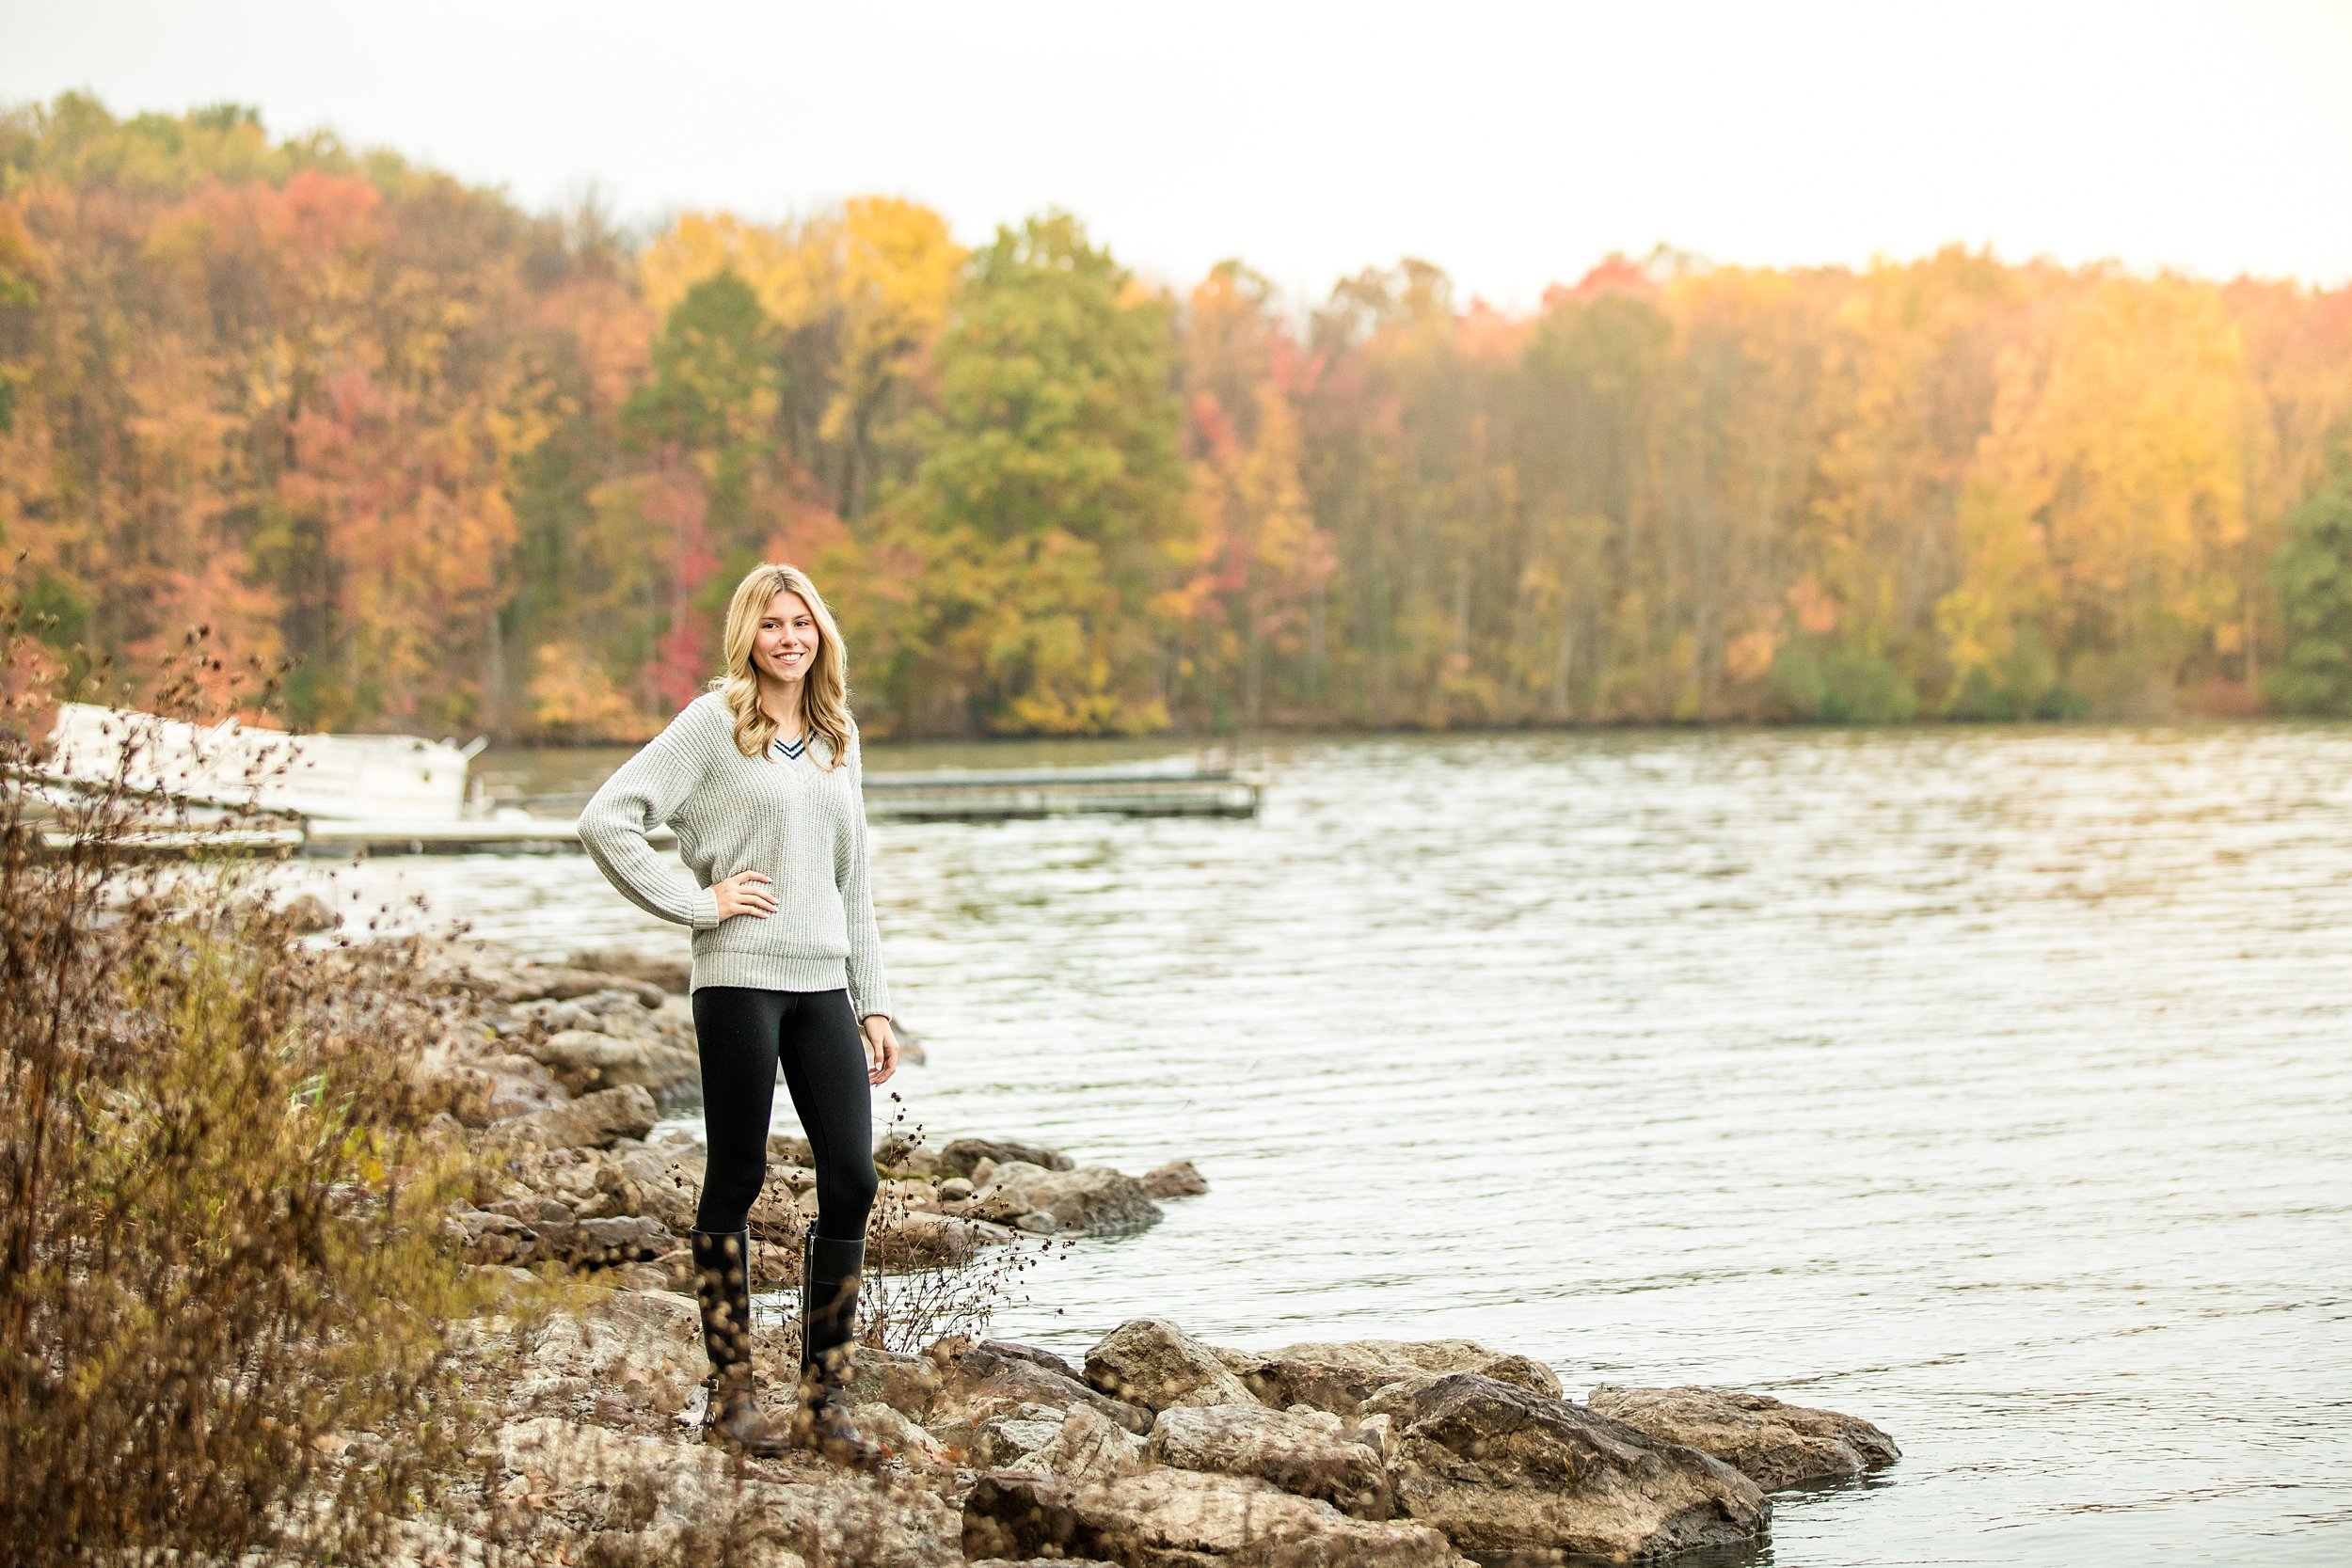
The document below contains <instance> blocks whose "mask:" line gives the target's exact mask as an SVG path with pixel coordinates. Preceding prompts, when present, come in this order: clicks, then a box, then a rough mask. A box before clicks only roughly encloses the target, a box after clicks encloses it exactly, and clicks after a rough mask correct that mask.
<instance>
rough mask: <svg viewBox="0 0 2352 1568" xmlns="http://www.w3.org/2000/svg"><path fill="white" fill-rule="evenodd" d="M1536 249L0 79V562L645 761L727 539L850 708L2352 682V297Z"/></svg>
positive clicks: (1681, 708) (148, 645)
mask: <svg viewBox="0 0 2352 1568" xmlns="http://www.w3.org/2000/svg"><path fill="white" fill-rule="evenodd" d="M1237 238H1240V237H1238V236H1237ZM1573 270H1574V271H1577V272H1581V277H1576V278H1575V279H1574V280H1572V281H1567V282H1564V283H1563V284H1561V285H1559V286H1556V287H1554V288H1553V289H1552V290H1551V291H1550V292H1549V293H1548V294H1547V295H1546V296H1545V298H1544V300H1543V302H1542V304H1541V306H1540V308H1538V309H1534V310H1533V311H1532V312H1530V313H1525V314H1517V313H1511V312H1505V311H1501V310H1497V309H1490V308H1488V307H1487V306H1486V305H1485V304H1483V303H1481V302H1480V301H1477V300H1475V299H1470V300H1465V299H1463V298H1460V297H1457V296H1456V294H1455V292H1454V289H1453V288H1452V287H1451V285H1450V284H1449V281H1448V279H1447V277H1446V276H1445V274H1444V273H1443V272H1442V271H1440V270H1439V269H1438V267H1436V266H1434V265H1430V264H1427V263H1424V262H1422V261H1403V262H1401V263H1400V264H1398V265H1396V266H1395V267H1393V268H1390V269H1375V270H1368V271H1365V272H1363V273H1360V274H1359V275H1357V276H1355V277H1350V278H1347V279H1346V280H1344V281H1343V282H1342V283H1341V284H1340V285H1339V286H1338V287H1337V288H1336V289H1334V290H1333V291H1332V292H1331V293H1330V295H1329V296H1328V297H1327V298H1326V299H1323V300H1321V301H1317V302H1294V301H1289V300H1285V299H1283V298H1279V297H1278V296H1277V295H1276V294H1275V293H1274V292H1273V291H1272V290H1271V288H1270V287H1269V286H1268V284H1267V283H1266V282H1265V281H1264V280H1263V279H1262V278H1260V277H1257V276H1256V275H1254V274H1253V273H1252V272H1251V271H1250V270H1249V269H1248V266H1247V265H1246V264H1245V263H1243V262H1239V261H1235V262H1229V263H1226V264H1224V265H1221V266H1219V267H1217V268H1216V269H1215V270H1213V271H1212V272H1211V273H1210V274H1209V275H1208V276H1207V277H1203V278H1200V279H1198V280H1195V281H1193V282H1190V283H1189V284H1183V283H1178V282H1173V281H1170V280H1165V279H1157V278H1150V277H1139V276H1137V275H1136V274H1134V273H1131V272H1129V271H1128V270H1126V269H1125V268H1123V267H1122V266H1121V265H1120V263H1119V262H1118V261H1116V260H1115V259H1114V258H1113V257H1112V256H1111V255H1110V254H1109V252H1108V251H1107V249H1106V248H1105V247H1104V245H1101V244H1099V243H1097V242H1096V241H1095V240H1093V239H1091V238H1089V235H1088V233H1087V231H1086V230H1085V228H1084V226H1083V224H1082V222H1081V221H1080V220H1079V219H1078V218H1077V217H1073V216H1072V215H1069V214H1060V213H1046V214H1038V215H1035V216H1031V217H1028V218H1025V219H1023V220H1021V221H1019V222H1017V223H1013V224H1009V225H1008V226H1007V227H1005V228H1003V229H1001V230H998V231H997V232H996V233H995V234H993V236H986V237H981V243H980V245H979V247H978V248H977V249H974V250H967V249H966V248H964V247H963V246H961V245H959V244H958V243H957V241H956V239H955V238H954V237H953V236H952V235H951V234H950V233H949V231H948V229H947V227H946V223H945V222H944V221H943V220H942V219H941V217H940V216H939V215H938V214H935V213H933V212H931V211H930V210H928V209H926V208H924V207H922V206H919V205H916V204H914V203H911V202H908V201H905V200H900V199H896V198H879V197H878V198H859V199H853V200H850V201H847V202H844V203H843V204H841V205H840V206H839V207H838V208H837V209H834V210H832V211H827V212H821V213H818V214H812V215H808V216H805V217H803V218H800V219H798V220H795V221H791V222H786V223H780V224H767V223H757V222H752V221H747V220H744V219H741V218H738V217H734V216H730V215H728V214H722V213H690V214H682V215H679V216H677V217H675V219H674V220H673V221H671V222H669V223H668V224H667V225H666V226H665V227H663V228H661V229H660V230H659V231H658V232H653V233H650V234H644V235H628V234H624V233H622V232H619V231H617V230H615V229H614V228H613V227H612V225H611V224H610V223H609V222H608V221H606V220H605V219H603V218H602V217H600V216H599V215H598V214H597V213H596V212H595V211H594V210H592V209H591V210H582V211H580V212H574V213H568V214H533V213H531V212H526V211H524V210H522V209H520V208H518V207H517V206H516V205H515V204H514V203H513V202H511V201H510V200H509V199H507V198H505V197H503V196H502V195H501V194H499V193H497V192H493V191H487V190H482V189H476V188H470V187H468V186H466V185H464V184H462V183H460V182H456V181H454V180H453V179H451V178H449V177H447V176H445V175H442V174H439V173H437V172H435V171H433V170H431V169H428V168H423V167H420V166H415V165H413V164H411V163H408V162H405V161H404V160H402V159H400V158H398V157H395V156H393V155H390V154H387V153H381V152H368V153H360V152H355V151H352V150H348V149H346V148H344V147H343V146H342V145H341V144H339V143H338V142H336V141H335V140H333V139H332V138H331V137H326V136H323V135H322V136H310V137H301V138H295V139H293V140H285V141H273V140H272V139H271V138H270V136H269V135H268V134H267V133H266V131H265V129H264V128H263V126H262V124H261V123H260V121H259V120H258V119H257V118H256V117H255V116H254V115H252V114H251V113H250V112H247V111H244V110H239V109H233V108H223V109H210V110H202V111H198V112H195V113H191V114H187V115H184V116H164V115H143V116H139V117H136V118H132V119H118V118H116V117H114V116H113V115H111V114H109V113H108V112H107V111H106V110H105V109H104V108H103V106H102V105H100V104H99V103H95V102H93V101H91V100H89V99H87V98H83V97H73V96H69V97H66V98H61V99H59V100H57V101H56V102H55V103H50V104H46V105H32V106H23V107H19V108H15V109H12V110H8V111H6V112H5V113H4V114H0V547H4V548H5V552H6V557H7V561H8V574H9V579H10V589H11V591H12V594H13V596H14V597H15V598H16V599H17V600H18V602H20V603H21V604H22V605H23V606H24V609H25V610H28V611H29V612H31V613H32V615H33V616H34V617H35V618H36V621H37V625H38V627H39V635H40V638H41V639H42V641H43V642H44V643H45V645H46V648H47V650H48V657H52V658H53V659H54V660H56V662H57V663H58V664H60V665H63V666H66V667H68V668H72V669H77V670H87V669H90V668H93V667H95V666H96V664H97V663H98V661H100V660H102V659H105V660H110V661H111V665H112V667H113V668H116V669H120V670H128V671H133V672H136V671H138V670H141V669H143V668H150V667H152V665H153V663H154V661H155V660H156V659H157V658H158V657H160V656H161V655H162V654H163V653H164V652H165V650H167V648H168V647H170V646H172V645H173V644H175V643H176V642H177V641H179V640H180V639H182V638H183V636H184V633H185V631H186V628H188V627H189V626H196V625H202V626H208V627H209V628H211V636H212V638H213V640H214V644H215V646H216V647H218V648H219V649H221V650H223V651H224V653H225V654H226V656H227V661H228V662H229V663H230V664H234V663H237V662H238V661H244V660H253V661H259V662H261V663H262V664H264V665H269V666H276V665H278V664H279V663H281V662H284V663H288V664H290V665H291V673H290V674H289V675H288V677H287V681H286V685H285V687H284V694H283V701H284V706H285V711H286V716H287V717H289V718H290V719H292V720H294V721H297V722H300V723H303V724H308V725H316V726H320V727H327V728H337V729H369V728H374V729H388V728H389V729H404V730H421V731H428V732H430V733H433V734H435V735H439V734H445V733H451V732H463V733H469V734H470V733H487V734H492V735H495V736H501V737H503V738H511V739H517V740H530V739H585V738H612V739H619V738H631V737H637V736H644V735H646V734H648V733H650V732H651V731H652V730H653V729H655V728H658V727H659V726H660V723H661V722H662V721H664V720H665V719H666V718H667V716H668V715H669V714H670V713H671V712H672V711H674V710H675V707H676V706H677V705H680V704H682V703H684V702H685V701H686V700H687V699H688V698H690V697H691V695H692V694H693V692H694V691H695V690H696V689H699V687H700V686H701V684H702V682H703V681H704V680H705V679H706V678H707V676H708V675H709V674H710V673H712V672H713V670H714V668H715V661H716V657H717V650H716V642H717V635H718V624H719V621H720V618H721V615H722V612H723V605H724V602H725V597H726V594H727V592H728V590H729V589H730V588H731V587H732V585H733V583H734V581H735V579H736V578H737V577H738V576H739V574H740V573H741V572H742V571H743V569H744V568H746V567H747V566H749V565H750V564H752V563H753V562H757V561H760V560H788V561H792V562H797V563H800V564H802V565H803V566H805V567H807V568H808V569H809V570H810V571H811V572H812V574H813V575H814V576H815V577H816V578H817V580H818V583H819V584H820V585H821V586H822V587H823V588H824V589H825V592H826V594H827V595H828V597H829V599H830V600H831V601H832V603H833V606H834V611H835V613H836V615H837V616H838V617H839V618H840V621H841V623H842V626H843V629H844V633H845V636H846V639H847V641H848V644H849V648H850V659H851V662H850V679H851V683H852V687H853V689H854V693H855V702H856V705H857V708H858V712H859V715H860V720H861V722H862V723H863V724H864V725H865V727H866V729H867V731H868V732H869V733H871V734H874V735H877V736H882V735H896V736H944V735H972V734H1100V733H1137V732H1145V731H1151V730H1155V729H1161V728H1167V727H1170V726H1173V727H1176V728H1180V729H1188V730H1202V731H1220V730H1229V729H1235V728H1268V727H1352V726H1479V725H1490V726H1491V725H1525V724H1569V723H1618V722H1703V721H1853V722H1871V721H1901V720H1910V719H1929V718H1945V719H1968V720H2011V719H2033V718H2069V717H2089V716H2114V717H2123V718H2135V717H2161V716H2166V715H2172V714H2243V713H2252V712H2258V711H2308V712H2345V711H2352V289H2337V290H2334V291H2332V292H2328V291H2322V290H2316V289H2313V288H2311V287H2308V286H2305V285H2301V284H2297V283H2294V282H2290V281H2265V280H2254V279H2239V280H2235V281H2230V282H2218V281H2211V280H2201V279H2195V278H2188V277H2175V276H2147V275H2141V274H2134V273H2130V272H2126V271H2122V270H2120V269H2115V268H2106V267H2086V268H2067V267H2061V266H2058V265H2056V264H2052V263H2045V262H2025V263H2017V262H2011V261H2001V260H1996V259H1994V257H1992V256H1989V255H1986V254H1983V253H1979V252H1972V251H1968V250H1964V249H1960V248H1954V249H1950V250H1947V251H1945V252H1943V253H1941V254H1938V255H1934V256H1931V257H1928V258H1925V259H1921V260H1915V261H1883V262H1882V263H1879V264H1876V265H1873V266H1871V267H1868V268H1867V269H1862V270H1850V269H1844V268H1835V267H1825V268H1819V269H1802V270H1757V269H1750V268H1742V267H1739V266H1731V265H1720V264H1707V263H1702V262H1700V261H1695V260H1693V259H1691V258H1687V257H1682V256H1678V255H1677V254H1674V253H1672V252H1670V251H1666V250H1661V251H1658V252H1656V253H1654V254H1651V255H1649V256H1646V257H1643V258H1638V259H1632V260H1628V259H1624V258H1612V259H1610V260H1608V261H1603V262H1601V263H1600V264H1599V265H1597V266H1592V267H1591V268H1590V270H1589V271H1586V270H1583V267H1582V266H1581V265H1580V266H1578V267H1577V268H1575V269H1573Z"/></svg>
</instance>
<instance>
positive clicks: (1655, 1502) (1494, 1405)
mask: <svg viewBox="0 0 2352 1568" xmlns="http://www.w3.org/2000/svg"><path fill="white" fill-rule="evenodd" d="M1369 1410H1370V1413H1371V1414H1374V1415H1386V1416H1388V1417H1390V1418H1391V1421H1392V1422H1393V1424H1394V1430H1393V1436H1392V1441H1391V1456H1392V1457H1391V1464H1390V1470H1391V1476H1392V1477H1393V1478H1394V1481H1395V1484H1396V1500H1397V1505H1398V1507H1399V1508H1400V1510H1401V1511H1402V1512H1403V1513H1405V1515H1406V1517H1408V1518H1413V1519H1422V1520H1426V1521H1427V1522H1429V1523H1430V1524H1433V1525H1436V1526H1437V1527H1438V1528H1440V1529H1442V1530H1444V1531H1445V1533H1446V1534H1447V1535H1448V1536H1450V1537H1451V1538H1452V1539H1453V1541H1454V1544H1455V1545H1457V1546H1459V1547H1461V1548H1462V1549H1463V1550H1464V1551H1466V1552H1471V1553H1486V1554H1496V1555H1502V1554H1508V1553H1528V1554H1558V1553H1564V1552H1565V1553H1582V1554H1586V1555H1589V1556H1593V1557H1602V1558H1612V1559H1615V1560H1620V1561H1622V1560H1627V1559H1636V1558H1650V1557H1662V1556H1664V1555H1665V1554H1667V1553H1669V1552H1679V1551H1686V1550H1689V1549H1691V1548H1692V1547H1697V1546H1728V1545H1733V1544H1739V1543H1742V1542H1747V1541H1752V1540H1754V1539H1756V1537H1757V1536H1758V1535H1760V1534H1762V1533H1763V1531H1764V1528H1765V1526H1766V1524H1767V1523H1768V1522H1769V1521H1770V1519H1771V1517H1772V1512H1771V1505H1770V1504H1769V1503H1768V1502H1766V1501H1765V1498H1764V1494H1763V1492H1762V1491H1761V1490H1760V1489H1759V1488H1758V1487H1757V1486H1756V1482H1754V1481H1750V1480H1749V1479H1748V1478H1747V1477H1745V1476H1743V1475H1741V1474H1740V1472H1739V1471H1737V1470H1735V1469H1733V1468H1732V1467H1731V1466H1730V1465H1725V1464H1724V1463H1723V1462H1722V1461H1720V1460H1717V1459H1713V1458H1711V1457H1709V1456H1708V1455H1707V1454H1704V1453H1701V1452H1700V1451H1699V1450H1698V1449H1692V1448H1685V1447H1683V1446H1682V1445H1680V1444H1678V1443H1667V1442H1661V1441H1660V1440H1658V1439H1657V1438H1654V1437H1651V1436H1649V1435H1647V1434H1646V1433H1643V1432H1641V1431H1639V1430H1638V1429H1636V1428H1634V1427H1630V1426H1628V1425H1626V1424H1625V1423H1624V1422H1622V1421H1617V1420H1613V1419H1611V1418H1609V1417H1606V1416H1601V1415H1597V1414H1595V1413H1594V1412H1593V1411H1590V1410H1587V1409H1585V1408H1584V1407H1583V1406H1581V1405H1577V1404H1570V1403H1568V1402H1565V1401H1563V1400H1550V1399H1546V1398H1544V1397H1543V1396H1541V1395H1539V1394H1532V1393H1529V1392H1528V1391H1527V1390H1526V1389H1524V1388H1517V1387H1514V1386H1511V1385H1509V1384H1507V1383H1498V1382H1496V1381H1495V1380H1494V1379H1492V1378H1486V1377H1479V1376H1477V1375H1475V1374H1474V1373H1467V1372H1455V1373H1451V1374H1448V1375H1446V1376H1444V1377H1439V1378H1437V1379H1435V1380H1433V1381H1430V1382H1426V1383H1417V1384H1398V1385H1394V1386H1391V1388H1389V1389H1387V1390H1384V1391H1383V1392H1382V1393H1380V1394H1379V1395H1376V1396H1375V1398H1374V1399H1373V1400H1372V1401H1371V1402H1370V1405H1369Z"/></svg>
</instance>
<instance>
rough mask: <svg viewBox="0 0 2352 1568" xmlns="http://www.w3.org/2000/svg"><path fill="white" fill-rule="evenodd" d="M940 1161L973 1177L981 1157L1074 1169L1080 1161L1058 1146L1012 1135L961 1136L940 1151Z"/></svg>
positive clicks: (1000, 1161) (1003, 1161)
mask: <svg viewBox="0 0 2352 1568" xmlns="http://www.w3.org/2000/svg"><path fill="white" fill-rule="evenodd" d="M939 1160H940V1164H942V1165H944V1166H945V1167H946V1168H947V1169H949V1170H952V1171H954V1172H955V1173H956V1174H957V1175H958V1176H970V1175H971V1174H972V1171H973V1168H974V1167H975V1166H977V1164H979V1163H980V1162H981V1161H982V1160H993V1161H994V1162H995V1163H996V1164H1000V1165H1004V1164H1012V1163H1013V1162H1014V1161H1016V1160H1017V1161H1021V1162H1023V1163H1024V1164H1032V1165H1037V1166H1039V1167H1041V1168H1042V1169H1045V1170H1075V1169H1076V1168H1077V1164H1078V1163H1077V1162H1076V1161H1075V1160H1073V1159H1072V1158H1071V1157H1070V1156H1069V1155H1067V1154H1064V1153H1062V1152H1060V1151H1059V1150H1058V1149H1052V1148H1041V1147H1040V1146H1039V1145H1037V1144H1025V1143H1015V1142H1014V1141H1013V1140H1012V1139H1010V1138H958V1139H957V1140H956V1141H955V1142H953V1143H951V1144H949V1145H948V1146H947V1147H946V1148H943V1149H941V1150H940V1151H939Z"/></svg>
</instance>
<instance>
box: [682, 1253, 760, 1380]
mask: <svg viewBox="0 0 2352 1568" xmlns="http://www.w3.org/2000/svg"><path fill="white" fill-rule="evenodd" d="M692 1244H693V1251H694V1300H695V1304H696V1305H697V1306H699V1307H701V1308H702V1320H703V1350H704V1353H705V1354H707V1355H708V1356H709V1357H710V1364H711V1366H712V1367H713V1368H715V1369H717V1370H719V1371H721V1372H724V1371H725V1370H727V1369H729V1368H731V1367H738V1366H740V1367H745V1368H748V1367H749V1366H750V1365H751V1359H752V1275H751V1262H752V1236H751V1231H750V1230H749V1229H748V1228H746V1229H743V1230H717V1231H713V1230H697V1231H694V1232H692Z"/></svg>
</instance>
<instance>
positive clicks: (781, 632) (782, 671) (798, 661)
mask: <svg viewBox="0 0 2352 1568" xmlns="http://www.w3.org/2000/svg"><path fill="white" fill-rule="evenodd" d="M818 641H819V635H818V630H817V617H816V616H814V615H811V614H810V613H809V612H808V602H807V601H806V600H804V599H803V598H802V597H801V596H800V595H799V594H795V593H793V592H792V591H791V590H790V589H788V588H786V589H780V590H778V591H777V593H776V596H775V597H774V598H772V599H770V600H769V601H768V608H767V609H766V610H763V611H762V612H761V613H760V617H759V630H758V631H757V632H755V633H754V634H753V637H752V668H753V669H755V670H756V671H758V672H759V673H760V674H762V675H766V676H770V677H772V678H773V679H776V680H780V681H798V680H800V679H802V678H803V676H805V675H806V674H807V673H808V667H809V666H810V665H812V664H814V663H816V662H817V644H818Z"/></svg>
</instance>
